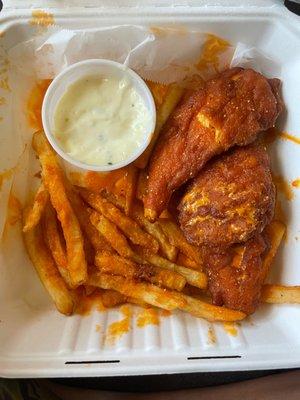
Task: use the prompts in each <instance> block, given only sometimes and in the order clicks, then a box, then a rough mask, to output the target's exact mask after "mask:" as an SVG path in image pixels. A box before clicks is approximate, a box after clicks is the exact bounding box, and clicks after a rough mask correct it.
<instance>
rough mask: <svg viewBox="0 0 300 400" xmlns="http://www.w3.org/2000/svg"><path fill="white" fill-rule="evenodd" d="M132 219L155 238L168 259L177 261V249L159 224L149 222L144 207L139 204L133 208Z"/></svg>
mask: <svg viewBox="0 0 300 400" xmlns="http://www.w3.org/2000/svg"><path fill="white" fill-rule="evenodd" d="M132 218H134V219H135V220H136V222H137V223H138V224H139V225H141V227H143V228H144V229H145V231H146V232H148V233H149V234H150V235H152V236H153V237H155V239H156V240H157V241H158V243H159V245H160V250H161V252H162V254H163V255H164V256H165V257H167V258H168V259H169V260H170V261H175V260H176V257H177V252H178V250H177V248H176V247H175V246H174V245H172V244H171V243H170V242H169V240H168V238H167V237H166V235H165V234H164V232H163V230H162V228H161V226H160V225H159V223H158V222H154V223H151V222H149V221H148V220H147V218H145V216H144V212H143V207H142V206H141V205H140V204H138V203H137V202H136V203H135V204H134V205H133V208H132Z"/></svg>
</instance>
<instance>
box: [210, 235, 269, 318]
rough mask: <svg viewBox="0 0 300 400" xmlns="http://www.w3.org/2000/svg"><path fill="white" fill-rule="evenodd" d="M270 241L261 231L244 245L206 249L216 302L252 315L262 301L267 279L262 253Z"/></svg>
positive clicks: (211, 285) (211, 284) (212, 292)
mask: <svg viewBox="0 0 300 400" xmlns="http://www.w3.org/2000/svg"><path fill="white" fill-rule="evenodd" d="M268 247H269V243H268V238H267V235H266V234H264V233H263V234H258V235H256V236H254V237H253V238H252V239H250V240H248V241H247V242H246V243H245V244H244V245H239V246H232V247H231V248H229V249H223V250H222V249H217V248H216V249H212V248H206V249H205V250H204V254H205V263H204V265H205V267H206V272H207V276H208V288H209V291H210V293H211V295H212V300H213V304H216V305H219V306H222V305H224V306H226V307H228V308H232V309H234V310H240V311H243V312H244V313H246V314H252V313H253V312H254V311H255V309H256V308H257V306H258V304H259V301H260V294H261V288H262V285H263V283H264V279H265V271H264V269H263V261H262V260H263V256H264V254H265V252H266V251H267V250H268Z"/></svg>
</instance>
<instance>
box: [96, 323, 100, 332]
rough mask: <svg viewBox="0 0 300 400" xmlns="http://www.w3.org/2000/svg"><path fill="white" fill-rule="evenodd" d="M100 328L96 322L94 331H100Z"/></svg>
mask: <svg viewBox="0 0 300 400" xmlns="http://www.w3.org/2000/svg"><path fill="white" fill-rule="evenodd" d="M100 330H101V325H99V324H96V332H100Z"/></svg>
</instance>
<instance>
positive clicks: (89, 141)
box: [54, 76, 151, 166]
mask: <svg viewBox="0 0 300 400" xmlns="http://www.w3.org/2000/svg"><path fill="white" fill-rule="evenodd" d="M150 118H151V116H150V112H149V110H148V109H147V107H146V105H145V103H144V101H143V99H142V97H141V96H140V94H139V93H138V92H137V91H136V89H135V88H134V87H133V85H132V84H131V83H130V82H129V80H128V79H126V78H123V79H118V78H115V77H109V78H101V77H97V76H87V77H85V78H84V79H80V80H78V81H77V82H75V83H73V84H72V85H70V86H69V87H68V89H67V91H66V93H64V95H63V96H62V98H61V99H60V101H59V102H58V104H57V106H56V109H55V113H54V136H55V138H56V140H57V142H58V144H59V145H60V147H61V148H62V149H63V150H64V151H65V152H66V153H67V154H68V155H69V156H70V157H72V158H74V159H76V160H78V161H81V162H83V163H86V164H91V165H97V166H105V165H114V164H116V163H120V162H122V161H125V160H127V159H129V158H130V157H131V156H132V155H133V154H134V153H136V152H137V150H138V149H139V148H140V147H141V146H142V144H143V143H144V141H145V133H146V132H147V127H149V121H150Z"/></svg>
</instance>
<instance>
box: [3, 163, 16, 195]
mask: <svg viewBox="0 0 300 400" xmlns="http://www.w3.org/2000/svg"><path fill="white" fill-rule="evenodd" d="M14 172H15V168H10V169H7V170H5V171H3V172H1V173H0V190H1V188H2V185H3V182H4V181H5V180H7V179H10V178H12V176H13V174H14Z"/></svg>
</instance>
